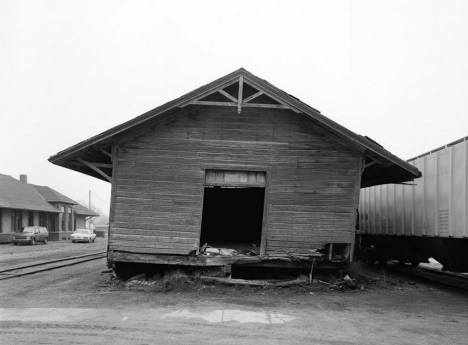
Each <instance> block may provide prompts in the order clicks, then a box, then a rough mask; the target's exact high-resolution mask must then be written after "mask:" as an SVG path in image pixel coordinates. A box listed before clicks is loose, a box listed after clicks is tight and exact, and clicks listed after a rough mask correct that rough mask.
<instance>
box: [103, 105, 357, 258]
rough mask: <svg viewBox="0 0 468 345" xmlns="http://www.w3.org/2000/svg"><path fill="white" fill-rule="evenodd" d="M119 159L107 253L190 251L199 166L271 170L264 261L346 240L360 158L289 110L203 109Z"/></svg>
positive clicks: (197, 220)
mask: <svg viewBox="0 0 468 345" xmlns="http://www.w3.org/2000/svg"><path fill="white" fill-rule="evenodd" d="M166 122H167V121H166ZM116 152H117V171H115V170H114V173H116V179H115V186H114V187H113V188H115V193H114V197H115V200H114V201H113V203H114V219H113V222H111V235H110V239H109V243H110V250H120V251H128V252H140V253H161V254H188V253H189V252H190V251H192V250H194V249H196V248H197V246H198V244H199V243H198V242H199V235H200V228H201V217H202V205H203V190H204V169H208V168H212V167H215V166H216V167H219V168H221V169H223V168H224V169H231V170H236V167H244V168H248V167H249V166H255V167H257V169H258V167H265V168H268V169H269V173H268V174H269V176H267V179H268V185H267V189H268V190H267V198H266V202H268V205H267V218H266V222H267V224H266V228H267V234H266V236H267V237H266V253H267V254H275V253H282V254H284V251H283V250H282V249H285V250H287V251H289V252H306V253H307V251H308V250H309V249H314V248H319V247H321V246H322V244H324V243H351V242H352V237H353V236H354V233H353V231H352V229H353V222H354V212H355V196H356V178H357V175H356V174H357V170H358V166H359V161H360V154H358V153H356V152H354V151H352V150H351V149H349V148H347V147H346V146H344V145H342V144H338V143H337V142H336V141H334V140H332V139H330V138H329V137H328V136H326V135H324V134H322V133H321V132H320V131H318V130H317V129H315V128H314V126H313V124H312V123H311V122H310V121H308V120H307V119H305V118H303V117H302V116H301V115H298V114H295V113H292V112H290V111H288V110H281V109H278V110H276V109H256V108H244V109H243V110H242V113H241V114H237V111H236V109H235V108H221V107H205V108H202V109H198V110H194V111H193V112H192V113H189V114H186V115H182V116H178V117H175V119H174V120H173V121H172V122H169V123H165V124H163V125H162V126H160V127H157V128H155V129H154V130H151V131H150V132H148V133H145V134H143V135H141V136H139V137H137V138H134V139H132V140H130V141H128V142H125V143H123V144H121V145H120V147H119V148H118V151H116ZM357 188H359V187H357Z"/></svg>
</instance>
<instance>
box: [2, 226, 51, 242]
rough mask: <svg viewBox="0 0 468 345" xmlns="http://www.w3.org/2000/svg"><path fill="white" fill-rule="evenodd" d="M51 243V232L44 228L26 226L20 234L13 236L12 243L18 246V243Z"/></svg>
mask: <svg viewBox="0 0 468 345" xmlns="http://www.w3.org/2000/svg"><path fill="white" fill-rule="evenodd" d="M48 241H49V232H48V231H47V229H46V228H44V227H43V226H26V227H24V228H23V230H21V231H20V232H18V233H15V234H14V235H13V238H12V239H11V242H13V244H14V245H15V246H16V245H17V244H18V243H28V244H30V245H32V246H33V245H35V244H36V242H43V243H44V244H47V242H48Z"/></svg>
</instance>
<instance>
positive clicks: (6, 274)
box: [0, 252, 107, 280]
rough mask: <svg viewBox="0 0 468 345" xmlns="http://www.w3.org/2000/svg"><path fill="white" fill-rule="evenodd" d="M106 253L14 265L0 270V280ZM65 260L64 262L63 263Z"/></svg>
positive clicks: (79, 261) (101, 256) (99, 256)
mask: <svg viewBox="0 0 468 345" xmlns="http://www.w3.org/2000/svg"><path fill="white" fill-rule="evenodd" d="M106 255H107V252H96V253H90V254H85V255H78V256H72V257H68V258H63V259H55V260H50V261H43V262H39V263H34V264H30V265H24V266H16V267H12V268H8V269H4V270H0V280H4V279H10V278H15V277H21V276H25V275H30V274H34V273H39V272H45V271H50V270H54V269H57V268H62V267H67V266H72V265H77V264H80V263H83V262H87V261H91V260H97V259H101V258H104V257H106ZM65 261H66V263H63V262H65ZM60 263H63V264H60Z"/></svg>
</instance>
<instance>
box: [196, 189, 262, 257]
mask: <svg viewBox="0 0 468 345" xmlns="http://www.w3.org/2000/svg"><path fill="white" fill-rule="evenodd" d="M264 200H265V188H263V187H242V188H239V187H236V188H232V187H219V186H215V187H205V195H204V198H203V215H202V227H201V237H200V245H203V244H205V243H207V244H208V245H209V246H211V247H216V248H230V249H236V250H251V249H254V250H255V248H257V249H258V251H260V244H261V239H262V223H263V209H264Z"/></svg>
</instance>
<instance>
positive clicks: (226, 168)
mask: <svg viewBox="0 0 468 345" xmlns="http://www.w3.org/2000/svg"><path fill="white" fill-rule="evenodd" d="M200 168H201V169H202V170H203V181H202V185H201V195H202V199H201V203H202V206H201V208H200V209H201V214H200V227H199V230H198V248H200V239H201V229H202V222H203V202H204V200H205V181H206V171H207V170H223V171H252V172H264V173H265V195H264V198H263V216H262V236H261V239H260V257H261V258H263V257H264V256H265V253H266V242H267V233H268V205H269V201H270V179H271V167H269V166H261V165H236V164H202V165H201V166H200ZM226 186H228V185H226Z"/></svg>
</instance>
